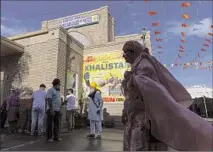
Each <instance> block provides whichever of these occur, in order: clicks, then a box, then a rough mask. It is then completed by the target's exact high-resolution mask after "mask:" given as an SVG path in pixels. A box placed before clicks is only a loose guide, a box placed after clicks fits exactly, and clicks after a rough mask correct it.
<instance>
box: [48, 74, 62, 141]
mask: <svg viewBox="0 0 213 152" xmlns="http://www.w3.org/2000/svg"><path fill="white" fill-rule="evenodd" d="M52 84H53V87H52V88H50V89H49V90H48V91H47V141H49V142H52V141H61V139H60V138H59V137H58V133H59V126H60V122H59V121H60V107H61V96H60V79H58V78H55V79H54V80H53V82H52ZM52 124H53V125H54V126H52ZM52 135H53V138H52Z"/></svg>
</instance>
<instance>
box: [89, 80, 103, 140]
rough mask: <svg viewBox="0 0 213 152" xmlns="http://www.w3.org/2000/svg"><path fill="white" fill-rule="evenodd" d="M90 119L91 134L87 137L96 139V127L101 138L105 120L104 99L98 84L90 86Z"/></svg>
mask: <svg viewBox="0 0 213 152" xmlns="http://www.w3.org/2000/svg"><path fill="white" fill-rule="evenodd" d="M88 119H89V120H90V134H89V135H88V136H87V137H90V138H94V137H95V127H97V133H98V136H97V137H96V138H99V139H100V138H101V133H102V120H103V99H102V97H101V91H100V90H98V89H97V84H96V83H94V82H93V83H91V84H90V94H89V104H88Z"/></svg>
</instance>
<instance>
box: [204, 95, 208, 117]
mask: <svg viewBox="0 0 213 152" xmlns="http://www.w3.org/2000/svg"><path fill="white" fill-rule="evenodd" d="M203 102H204V107H205V111H206V117H207V118H208V117H209V116H208V111H207V107H206V98H205V96H203Z"/></svg>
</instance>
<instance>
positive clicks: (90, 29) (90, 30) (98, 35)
mask: <svg viewBox="0 0 213 152" xmlns="http://www.w3.org/2000/svg"><path fill="white" fill-rule="evenodd" d="M108 12H109V11H108V7H107V6H104V7H101V8H99V9H96V10H92V11H88V12H83V13H79V14H75V16H92V15H99V17H100V18H99V19H100V20H99V23H98V24H93V25H88V26H82V27H78V28H72V29H69V30H68V32H70V34H71V35H72V32H79V33H81V34H83V35H85V36H86V37H87V38H88V40H89V41H90V44H91V45H98V44H102V43H106V42H108V37H109V36H108ZM67 17H68V16H67ZM63 18H65V17H63ZM63 18H59V19H54V20H50V21H43V22H42V29H51V28H56V27H59V26H60V23H61V21H62V19H63Z"/></svg>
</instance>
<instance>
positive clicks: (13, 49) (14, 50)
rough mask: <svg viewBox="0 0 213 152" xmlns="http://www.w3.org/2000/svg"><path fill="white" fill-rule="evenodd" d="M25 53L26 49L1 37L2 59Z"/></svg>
mask: <svg viewBox="0 0 213 152" xmlns="http://www.w3.org/2000/svg"><path fill="white" fill-rule="evenodd" d="M21 53H24V47H23V46H22V45H20V44H18V43H16V42H14V41H11V40H9V39H7V38H5V37H2V36H1V57H3V56H8V55H15V54H21Z"/></svg>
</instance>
